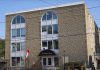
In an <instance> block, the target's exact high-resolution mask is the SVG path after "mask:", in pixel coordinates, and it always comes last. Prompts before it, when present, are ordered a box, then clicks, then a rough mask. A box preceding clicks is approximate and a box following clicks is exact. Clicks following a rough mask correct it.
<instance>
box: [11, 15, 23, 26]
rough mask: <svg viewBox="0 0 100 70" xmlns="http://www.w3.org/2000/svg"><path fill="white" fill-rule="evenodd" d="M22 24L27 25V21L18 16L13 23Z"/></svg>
mask: <svg viewBox="0 0 100 70" xmlns="http://www.w3.org/2000/svg"><path fill="white" fill-rule="evenodd" d="M20 23H25V19H24V17H23V16H21V15H17V16H16V17H15V18H14V19H13V21H12V24H20Z"/></svg>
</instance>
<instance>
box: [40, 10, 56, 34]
mask: <svg viewBox="0 0 100 70" xmlns="http://www.w3.org/2000/svg"><path fill="white" fill-rule="evenodd" d="M55 19H57V16H56V14H55V13H54V12H52V11H48V12H46V13H45V14H44V15H43V17H42V23H41V24H43V25H41V27H42V28H41V29H42V32H46V31H47V33H48V34H58V23H57V22H56V21H57V20H56V21H55ZM44 20H45V22H44ZM49 20H50V21H49Z"/></svg>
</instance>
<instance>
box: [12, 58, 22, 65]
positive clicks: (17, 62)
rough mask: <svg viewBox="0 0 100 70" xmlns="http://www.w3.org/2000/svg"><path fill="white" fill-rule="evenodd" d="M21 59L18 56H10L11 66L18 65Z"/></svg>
mask: <svg viewBox="0 0 100 70" xmlns="http://www.w3.org/2000/svg"><path fill="white" fill-rule="evenodd" d="M20 63H21V59H20V57H12V66H17V65H18V66H20Z"/></svg>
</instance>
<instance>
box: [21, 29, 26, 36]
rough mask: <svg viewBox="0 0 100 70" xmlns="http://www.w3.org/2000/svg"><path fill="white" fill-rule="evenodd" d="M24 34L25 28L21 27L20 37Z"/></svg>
mask: <svg viewBox="0 0 100 70" xmlns="http://www.w3.org/2000/svg"><path fill="white" fill-rule="evenodd" d="M25 35H26V30H25V28H21V37H25Z"/></svg>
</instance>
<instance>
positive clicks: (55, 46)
mask: <svg viewBox="0 0 100 70" xmlns="http://www.w3.org/2000/svg"><path fill="white" fill-rule="evenodd" d="M53 44H54V49H58V40H53Z"/></svg>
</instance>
